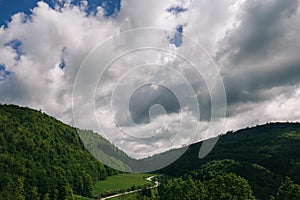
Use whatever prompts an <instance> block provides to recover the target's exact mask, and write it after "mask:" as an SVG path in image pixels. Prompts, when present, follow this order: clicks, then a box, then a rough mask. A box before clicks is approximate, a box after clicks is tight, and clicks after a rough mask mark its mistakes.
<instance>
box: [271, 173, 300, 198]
mask: <svg viewBox="0 0 300 200" xmlns="http://www.w3.org/2000/svg"><path fill="white" fill-rule="evenodd" d="M275 199H276V200H286V199H288V200H299V199H300V186H299V185H298V184H295V183H294V182H293V181H292V180H291V179H290V178H288V177H286V179H285V181H284V182H283V183H282V184H281V185H280V187H279V189H278V192H277V194H276V198H275Z"/></svg>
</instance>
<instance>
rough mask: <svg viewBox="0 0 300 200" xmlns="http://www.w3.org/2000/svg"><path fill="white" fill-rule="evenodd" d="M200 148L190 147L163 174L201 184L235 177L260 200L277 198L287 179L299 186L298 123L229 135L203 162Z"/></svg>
mask: <svg viewBox="0 0 300 200" xmlns="http://www.w3.org/2000/svg"><path fill="white" fill-rule="evenodd" d="M201 145H202V142H200V143H196V144H193V145H191V146H190V148H189V149H188V150H187V151H186V152H185V153H184V154H183V156H181V157H180V158H179V159H178V160H177V161H176V162H174V163H172V164H171V165H169V166H167V167H166V168H164V169H162V170H160V172H161V173H164V174H167V175H168V176H171V177H179V176H181V177H183V179H186V178H187V177H191V178H192V179H193V180H201V181H209V180H212V179H213V178H215V177H217V176H222V175H224V174H228V173H234V174H236V175H238V176H240V177H242V178H244V179H246V180H247V181H248V182H249V185H250V186H251V188H252V190H253V192H254V195H255V197H256V198H259V199H269V198H270V196H271V195H275V194H276V192H277V190H278V188H279V187H280V185H281V184H282V183H283V182H284V180H285V177H289V178H291V180H292V181H294V182H295V183H297V184H300V156H299V155H300V124H299V123H271V124H265V125H261V126H256V127H253V128H246V129H243V130H239V131H236V132H228V133H227V134H225V135H222V136H221V137H220V139H219V141H218V143H217V145H216V146H215V147H214V149H213V150H212V151H211V152H210V153H209V155H208V156H207V157H205V158H204V159H199V158H198V153H199V149H200V147H201ZM175 151H176V150H175ZM167 153H168V152H166V153H165V154H167ZM156 156H159V155H156ZM292 199H293V198H292Z"/></svg>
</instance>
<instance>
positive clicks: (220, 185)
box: [208, 173, 255, 200]
mask: <svg viewBox="0 0 300 200" xmlns="http://www.w3.org/2000/svg"><path fill="white" fill-rule="evenodd" d="M208 193H209V197H210V199H232V200H234V199H235V200H238V199H255V198H254V196H253V192H252V190H251V187H250V185H249V184H248V181H247V180H246V179H244V178H242V177H240V176H237V175H235V174H233V173H229V174H224V175H218V176H216V177H215V178H213V179H211V180H210V181H208Z"/></svg>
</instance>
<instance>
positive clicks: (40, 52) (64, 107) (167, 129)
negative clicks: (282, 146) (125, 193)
mask: <svg viewBox="0 0 300 200" xmlns="http://www.w3.org/2000/svg"><path fill="white" fill-rule="evenodd" d="M298 3H299V2H298V1H296V0H289V1H288V2H287V3H281V1H280V0H270V1H268V3H264V2H262V1H244V0H241V1H233V0H230V1H221V0H220V1H209V0H207V1H190V0H181V1H176V0H171V1H159V0H157V1H143V2H141V1H140V0H136V1H134V0H128V1H127V0H122V7H121V10H120V12H119V13H118V14H117V15H116V16H115V17H103V13H104V11H103V9H102V8H100V7H98V9H97V10H96V11H95V13H93V14H91V15H88V14H86V12H85V10H86V6H87V5H86V4H85V3H83V4H81V5H80V6H79V7H78V6H72V5H71V4H69V3H66V4H65V6H64V7H61V8H60V7H57V8H56V9H52V8H50V7H49V6H48V5H47V4H46V3H44V2H39V3H38V4H37V7H35V8H34V9H33V10H32V15H31V16H30V17H28V16H25V15H24V14H21V13H19V14H16V15H14V16H13V17H12V20H11V22H10V23H9V24H8V27H7V28H4V27H1V28H0V38H1V39H0V65H4V66H5V69H6V70H8V71H10V72H11V75H10V76H9V78H6V79H4V80H2V81H1V80H0V87H1V88H0V101H1V102H2V103H15V104H19V105H23V106H30V107H33V108H36V109H42V110H43V111H46V112H47V113H48V114H50V115H53V116H55V117H57V118H59V119H61V120H63V121H64V122H66V123H70V124H73V123H74V122H73V121H72V120H73V119H72V90H73V84H74V81H75V77H76V74H77V72H78V70H79V67H80V64H81V63H82V62H83V60H84V58H85V57H86V56H87V54H88V53H89V52H90V51H91V50H92V49H93V48H95V47H96V46H97V45H98V44H100V43H102V42H104V41H105V40H106V39H107V38H109V37H111V36H113V35H115V34H117V33H119V32H120V31H126V30H129V29H132V28H142V27H161V28H163V29H171V30H175V29H176V28H177V27H178V26H183V33H184V34H187V35H188V36H190V37H191V38H192V39H193V40H195V41H196V42H199V43H200V44H202V45H203V46H204V47H205V49H206V50H207V51H208V53H209V54H212V55H214V59H215V60H216V61H217V64H218V67H220V69H221V70H222V75H223V78H224V82H225V86H226V91H227V100H228V118H227V122H226V124H225V129H224V131H226V130H230V129H238V128H242V127H245V126H252V125H255V124H257V123H264V122H268V121H287V120H290V121H297V120H299V118H300V116H299V113H300V112H299V98H300V96H299V80H300V79H299V73H298V72H299V59H298V57H299V56H298V54H299V53H298V52H299V46H300V45H299V43H300V40H299V38H298V36H299V34H300V29H299V26H297V25H298V21H299V17H300V16H299V15H300V11H299V8H298V7H297V5H298ZM176 6H178V7H182V8H184V11H183V12H180V13H172V12H168V9H170V8H172V7H176ZM256 8H259V9H256ZM172 37H173V35H170V34H168V33H167V32H165V39H164V40H156V39H158V38H160V39H161V35H157V37H156V36H155V35H154V36H153V35H151V37H147V35H145V40H147V39H149V40H150V39H151V40H150V41H148V42H149V43H151V44H153V45H156V46H159V45H165V46H167V48H168V49H170V50H172V52H174V53H188V52H190V54H189V55H190V58H191V59H195V60H197V59H198V60H201V59H202V58H201V57H197V56H199V54H197V51H192V50H191V49H190V46H189V45H187V43H188V41H187V39H186V38H183V44H182V46H181V47H175V46H174V45H173V44H170V43H169V40H170V38H172ZM120 38H122V37H120ZM137 38H139V37H138V36H137V35H133V36H132V35H131V36H130V37H124V38H123V40H122V41H120V39H119V40H118V38H115V40H112V41H110V43H109V45H107V49H104V50H103V51H102V52H101V55H100V56H102V57H106V58H109V57H113V58H114V57H115V56H116V55H118V54H119V53H120V52H122V51H124V49H127V48H129V47H135V46H137V44H136V43H137V42H138V41H137ZM12 40H18V41H20V43H21V45H20V47H19V48H20V50H21V55H19V56H20V58H19V59H17V60H16V59H15V58H16V57H17V56H18V52H17V51H16V50H14V49H13V48H12V47H11V46H9V45H5V44H7V43H8V42H10V41H12ZM145 44H146V42H145ZM110 52H114V54H113V55H110ZM128 55H129V56H124V57H122V58H120V59H118V60H117V61H116V62H115V63H113V64H112V65H111V66H110V69H109V70H107V71H106V73H107V74H106V76H105V79H103V80H102V81H103V82H102V85H101V87H98V88H97V90H96V100H97V101H96V105H99V107H97V113H96V114H97V115H98V117H99V121H101V123H102V124H103V125H104V126H105V127H106V131H107V132H106V133H105V135H106V136H107V137H109V138H110V139H111V140H112V141H114V142H115V143H116V144H118V145H120V146H121V148H122V149H124V150H125V151H127V152H128V151H129V150H130V151H131V152H132V153H133V154H135V153H137V154H138V153H139V152H140V153H145V152H148V154H151V153H149V152H152V153H153V152H157V150H159V151H163V150H167V149H168V148H172V147H178V146H181V145H182V144H185V143H187V142H191V141H193V138H192V137H191V135H189V133H190V132H191V131H192V130H193V129H194V128H195V126H196V125H200V131H199V133H200V134H199V135H198V136H197V137H196V140H199V139H203V138H208V137H211V136H212V135H216V134H217V133H216V131H217V130H218V129H215V130H214V129H212V130H211V132H209V133H207V132H206V131H207V130H208V128H209V125H210V124H209V123H208V121H206V120H207V119H208V118H209V116H210V113H209V112H208V114H207V113H206V115H207V116H205V118H204V119H205V120H202V121H198V118H197V117H195V115H196V114H195V113H193V112H192V111H191V110H188V109H187V110H184V109H182V110H181V111H182V112H179V113H176V112H172V113H171V114H168V115H159V116H157V117H155V118H153V119H152V121H151V123H149V124H146V125H144V126H142V127H141V125H140V126H138V127H135V126H129V128H128V129H127V131H130V132H133V133H135V134H137V135H138V134H143V136H147V132H148V133H150V132H151V131H152V132H153V131H154V132H155V133H156V134H157V135H156V136H157V137H156V138H155V137H154V138H155V139H152V140H151V139H150V140H147V142H145V141H141V140H138V139H137V140H132V139H130V140H129V139H128V136H126V135H124V134H122V133H121V132H120V131H119V127H117V126H116V123H115V122H116V119H118V120H122V122H123V123H124V124H128V123H129V122H128V121H129V120H128V115H126V113H124V112H121V111H123V110H122V109H121V108H122V106H123V107H126V106H128V105H127V104H126V105H125V104H124V103H127V102H123V103H122V100H123V99H125V97H127V96H126V93H128V92H129V91H132V90H133V89H136V87H137V86H139V84H141V83H145V82H147V81H148V82H149V83H153V82H155V83H159V84H162V85H163V84H169V85H170V86H173V87H174V88H175V87H176V88H177V90H178V91H180V92H181V93H180V92H179V94H180V95H182V96H184V94H185V93H184V92H186V88H184V86H182V85H184V83H185V82H184V80H183V79H182V77H180V76H178V75H176V73H175V72H174V71H173V72H171V71H170V70H169V71H168V70H165V71H164V70H163V69H162V68H161V69H160V70H157V68H155V67H153V68H151V70H149V69H148V70H146V71H142V70H141V71H139V72H136V73H132V74H130V73H128V74H125V72H128V70H129V69H132V67H137V66H139V65H143V64H149V63H152V64H153V65H154V64H156V65H163V66H165V65H168V66H172V67H173V68H174V69H176V70H175V71H176V72H177V73H179V74H181V75H184V76H185V77H187V78H189V80H190V81H191V83H192V87H193V88H194V89H196V91H195V93H196V94H197V95H190V96H189V97H190V98H191V99H192V98H194V97H197V96H198V97H199V100H200V104H201V106H202V108H201V106H200V112H203V110H205V109H206V110H210V107H209V106H210V104H211V102H210V100H209V98H210V96H209V94H208V91H207V88H206V89H205V87H206V86H205V85H204V84H203V80H201V79H200V78H199V76H196V75H195V73H194V72H195V71H193V70H191V69H188V67H190V66H188V64H187V63H185V62H183V61H182V60H180V57H178V56H176V55H175V54H169V53H167V52H162V51H157V50H156V51H154V50H153V49H152V50H147V51H136V52H133V53H132V52H131V53H129V54H128ZM62 59H63V60H64V63H65V68H64V69H61V68H59V65H60V63H61V62H62ZM98 65H99V68H104V67H106V66H104V65H103V63H98ZM96 72H97V69H94V71H93V70H92V71H91V72H90V73H91V74H93V73H96ZM212 72H213V71H211V70H210V69H203V71H202V73H212ZM122 76H123V78H125V79H124V80H121V81H120V83H122V84H121V87H120V88H118V89H119V90H118V91H119V92H120V94H123V93H124V95H123V96H122V95H120V96H119V97H120V99H119V101H116V102H115V105H118V106H117V107H116V109H117V111H116V112H114V113H113V112H110V110H109V108H110V97H111V94H112V91H113V89H114V87H115V83H116V81H117V80H119V79H120V77H122ZM214 76H215V74H211V77H214ZM166 77H167V78H166ZM202 78H203V77H202ZM89 79H90V76H88V75H87V76H86V77H85V80H86V82H87V83H86V85H82V86H81V87H82V88H81V89H82V90H81V91H82V99H83V100H84V96H85V95H86V94H89V93H91V91H90V90H89V85H88V83H89V81H90V80H89ZM160 79H162V80H160ZM159 80H160V82H159ZM213 80H214V78H211V79H210V80H208V81H212V82H213ZM153 86H154V85H153ZM154 88H156V87H154ZM92 89H94V88H92ZM156 89H157V88H156ZM92 92H94V90H93V91H92ZM121 92H123V93H121ZM97 95H98V96H97ZM150 97H151V96H150V95H145V99H147V98H150ZM190 98H187V102H188V101H189V100H190ZM89 101H93V99H89ZM145 102H146V101H145ZM79 103H82V104H81V105H80V106H81V110H80V111H81V114H82V119H83V124H84V126H82V127H81V128H90V129H94V130H99V127H97V126H95V124H94V123H93V121H90V120H89V119H90V118H91V116H92V115H94V113H86V111H87V110H88V109H87V108H88V106H87V105H86V103H87V102H84V101H82V102H81V101H79ZM142 103H143V102H142ZM204 106H207V108H204ZM201 109H202V111H201ZM118 111H119V112H118ZM116 114H117V115H116ZM127 114H128V113H127ZM181 117H182V118H181ZM166 119H167V120H169V121H168V122H167V123H166V124H163V125H162V123H161V122H162V121H164V120H166ZM179 119H183V121H180V120H179ZM202 119H203V118H202ZM179 125H180V126H179ZM221 125H222V120H221V119H214V122H212V123H211V126H215V127H218V126H221ZM179 127H181V129H180V128H179ZM178 129H180V130H182V131H181V132H182V135H180V136H178V138H177V139H176V143H173V144H172V145H170V146H168V145H167V143H168V142H169V141H170V140H171V139H172V137H173V136H174V133H176V131H177V130H178ZM137 131H138V132H137ZM163 133H166V134H163ZM168 133H169V134H168ZM148 154H147V155H148ZM137 156H140V155H137Z"/></svg>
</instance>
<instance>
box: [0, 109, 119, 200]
mask: <svg viewBox="0 0 300 200" xmlns="http://www.w3.org/2000/svg"><path fill="white" fill-rule="evenodd" d="M103 140H104V139H103ZM107 169H109V168H108V167H105V166H104V165H103V164H101V163H100V162H99V161H97V160H96V159H95V158H94V157H93V156H91V155H90V154H89V152H88V151H87V150H86V149H85V148H84V146H83V144H82V143H81V140H80V138H79V136H78V134H77V131H76V129H74V128H72V127H70V126H67V125H65V124H63V123H61V122H60V121H58V120H56V119H55V118H53V117H50V116H48V115H46V114H43V113H41V112H38V111H35V110H32V109H29V108H22V107H18V106H13V105H9V106H7V105H0V199H20V200H21V199H24V198H25V197H26V200H27V199H28V200H31V199H71V198H72V197H73V196H74V195H73V194H79V195H85V196H91V191H92V188H93V184H94V183H95V182H96V181H98V180H103V179H105V178H106V177H107ZM115 173H116V171H115V170H113V169H109V174H115Z"/></svg>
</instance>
